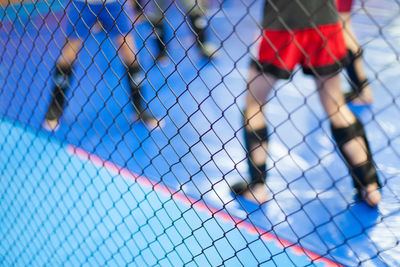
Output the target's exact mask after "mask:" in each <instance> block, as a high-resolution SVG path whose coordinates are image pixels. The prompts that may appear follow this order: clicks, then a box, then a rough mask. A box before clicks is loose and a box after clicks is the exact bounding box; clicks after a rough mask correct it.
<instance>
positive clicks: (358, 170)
mask: <svg viewBox="0 0 400 267" xmlns="http://www.w3.org/2000/svg"><path fill="white" fill-rule="evenodd" d="M351 172H352V177H353V181H354V187H355V188H357V190H360V189H361V188H363V187H365V186H367V185H369V184H373V183H377V184H378V187H379V188H380V187H381V185H380V183H379V179H378V175H377V174H376V169H375V166H374V164H373V163H372V161H370V160H368V161H367V162H365V163H364V164H362V165H360V166H357V167H354V168H353V169H352V170H351Z"/></svg>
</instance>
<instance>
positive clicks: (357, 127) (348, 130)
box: [331, 118, 365, 147]
mask: <svg viewBox="0 0 400 267" xmlns="http://www.w3.org/2000/svg"><path fill="white" fill-rule="evenodd" d="M331 131H332V135H333V138H334V139H335V141H336V143H337V145H338V146H339V147H342V146H343V145H344V144H346V143H347V142H349V141H350V140H351V139H354V138H356V137H364V136H365V132H364V127H363V125H362V123H361V122H360V120H359V119H357V118H356V122H355V123H353V124H351V125H350V126H348V127H345V128H335V127H333V126H332V125H331Z"/></svg>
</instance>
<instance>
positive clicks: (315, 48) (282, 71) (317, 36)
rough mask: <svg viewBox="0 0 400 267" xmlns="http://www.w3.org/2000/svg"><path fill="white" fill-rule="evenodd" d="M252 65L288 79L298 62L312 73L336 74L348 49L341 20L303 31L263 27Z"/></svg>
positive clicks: (343, 64) (343, 63)
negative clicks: (262, 33)
mask: <svg viewBox="0 0 400 267" xmlns="http://www.w3.org/2000/svg"><path fill="white" fill-rule="evenodd" d="M256 57H257V58H256V59H255V60H253V62H252V66H254V67H256V68H257V69H258V70H260V71H262V72H267V73H270V74H272V75H274V76H275V77H277V78H280V79H288V78H289V77H290V75H291V74H292V72H293V70H294V68H295V67H296V66H297V65H298V64H300V65H301V66H302V68H303V72H304V73H306V74H311V75H318V76H323V75H330V74H334V73H337V72H338V71H340V70H341V69H342V68H343V67H344V66H345V65H346V64H347V61H348V59H347V49H346V45H345V41H344V37H343V31H342V27H341V24H340V23H335V24H328V25H322V26H318V27H315V28H312V29H302V30H292V31H290V32H289V31H286V30H264V35H263V37H261V38H260V44H259V48H258V52H257V55H256Z"/></svg>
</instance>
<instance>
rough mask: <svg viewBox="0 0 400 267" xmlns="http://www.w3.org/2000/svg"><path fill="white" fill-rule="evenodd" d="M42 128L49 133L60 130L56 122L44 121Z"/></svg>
mask: <svg viewBox="0 0 400 267" xmlns="http://www.w3.org/2000/svg"><path fill="white" fill-rule="evenodd" d="M43 127H44V128H45V129H46V130H47V131H49V132H55V131H57V130H58V129H59V128H60V124H59V123H58V120H45V121H44V123H43Z"/></svg>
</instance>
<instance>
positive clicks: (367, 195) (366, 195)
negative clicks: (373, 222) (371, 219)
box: [361, 183, 381, 207]
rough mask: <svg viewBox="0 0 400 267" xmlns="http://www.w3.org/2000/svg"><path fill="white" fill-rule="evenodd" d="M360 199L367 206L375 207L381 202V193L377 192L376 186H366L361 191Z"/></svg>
mask: <svg viewBox="0 0 400 267" xmlns="http://www.w3.org/2000/svg"><path fill="white" fill-rule="evenodd" d="M361 198H362V200H364V201H365V202H366V203H367V204H368V205H369V206H371V207H376V206H377V205H378V204H379V202H380V201H381V193H380V192H379V190H378V184H376V183H374V184H370V185H367V186H366V187H365V188H364V189H362V191H361Z"/></svg>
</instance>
